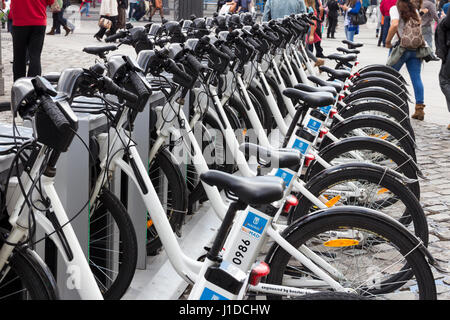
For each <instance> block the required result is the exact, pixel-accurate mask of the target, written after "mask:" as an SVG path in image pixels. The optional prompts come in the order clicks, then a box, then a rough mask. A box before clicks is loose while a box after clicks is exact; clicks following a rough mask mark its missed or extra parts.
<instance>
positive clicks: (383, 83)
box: [349, 78, 411, 101]
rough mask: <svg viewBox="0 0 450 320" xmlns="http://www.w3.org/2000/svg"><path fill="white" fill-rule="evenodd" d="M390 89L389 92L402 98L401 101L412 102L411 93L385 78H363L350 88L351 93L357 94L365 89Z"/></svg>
mask: <svg viewBox="0 0 450 320" xmlns="http://www.w3.org/2000/svg"><path fill="white" fill-rule="evenodd" d="M377 87H378V88H389V89H388V91H389V92H391V93H392V94H394V95H396V96H398V97H400V98H401V99H406V100H407V101H411V99H410V97H409V92H408V91H405V90H403V88H402V87H400V86H399V85H398V84H397V83H395V82H393V81H391V80H388V79H385V78H363V79H358V81H356V82H355V83H354V84H353V86H351V87H350V88H349V90H350V92H355V91H357V90H360V89H363V88H371V89H373V88H377Z"/></svg>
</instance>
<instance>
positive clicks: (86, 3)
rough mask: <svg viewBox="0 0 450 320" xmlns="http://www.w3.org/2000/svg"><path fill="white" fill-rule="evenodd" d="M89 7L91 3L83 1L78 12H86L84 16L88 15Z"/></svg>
mask: <svg viewBox="0 0 450 320" xmlns="http://www.w3.org/2000/svg"><path fill="white" fill-rule="evenodd" d="M90 7H91V4H90V3H89V2H85V3H84V5H83V8H81V10H80V13H83V12H86V16H88V15H89V8H90Z"/></svg>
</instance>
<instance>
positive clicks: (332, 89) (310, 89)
mask: <svg viewBox="0 0 450 320" xmlns="http://www.w3.org/2000/svg"><path fill="white" fill-rule="evenodd" d="M294 88H295V89H298V90H302V91H308V92H329V93H331V94H332V95H334V96H335V95H337V91H336V88H335V87H332V86H322V87H313V86H309V85H307V84H304V83H298V84H296V85H295V86H294Z"/></svg>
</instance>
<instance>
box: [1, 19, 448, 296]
mask: <svg viewBox="0 0 450 320" xmlns="http://www.w3.org/2000/svg"><path fill="white" fill-rule="evenodd" d="M155 20H156V22H158V21H159V16H156V19H155ZM145 23H146V22H138V23H135V24H136V25H144V24H145ZM49 25H51V18H49ZM96 31H97V22H96V21H81V23H80V25H79V26H78V27H77V29H76V30H75V33H74V34H70V35H69V36H67V37H64V36H63V35H55V36H47V37H46V40H45V46H44V50H43V54H42V65H43V74H45V73H48V72H54V71H58V72H59V71H62V70H64V69H65V68H69V67H89V66H91V65H93V64H94V62H95V58H94V57H93V56H90V55H88V54H85V53H83V52H82V48H83V47H85V46H89V45H101V44H100V43H99V42H97V40H95V39H94V38H93V34H94V33H95V32H96ZM1 37H2V53H3V61H4V64H5V75H4V77H5V81H6V84H5V86H6V88H7V90H10V88H11V85H12V67H11V63H10V61H12V42H11V36H10V34H8V33H6V32H5V31H4V30H2V33H1ZM336 37H337V39H324V41H323V45H322V46H323V47H324V50H325V54H330V53H332V52H335V50H334V49H335V48H336V47H338V46H342V45H343V44H342V43H341V40H342V39H344V33H343V23H342V21H340V25H339V26H338V29H337V33H336ZM355 41H361V42H364V44H365V46H364V47H363V48H362V49H361V54H360V55H359V60H360V62H361V65H362V66H364V65H367V64H370V63H382V64H384V63H385V62H386V59H387V49H386V48H382V47H377V46H376V42H377V38H375V27H374V25H373V24H370V23H369V24H368V25H366V26H363V27H362V28H361V32H360V34H359V35H357V36H356V38H355ZM118 52H120V53H124V54H128V55H131V56H135V52H134V49H133V48H131V47H129V46H122V47H120V49H119V51H118ZM327 65H329V66H333V64H331V63H330V62H327ZM439 68H440V62H430V63H427V64H424V66H423V69H422V70H423V73H422V75H423V81H424V85H425V104H426V105H427V108H426V109H425V114H426V115H425V121H416V120H413V126H414V129H415V131H416V139H417V144H418V147H419V149H418V150H417V157H418V164H419V166H420V168H421V169H422V171H423V172H424V174H425V175H426V177H427V179H426V180H421V190H422V194H421V203H422V205H423V207H424V209H425V212H426V214H427V216H428V221H429V226H430V240H431V241H430V242H431V243H430V251H431V252H432V254H433V255H434V257H435V258H436V259H438V260H439V261H440V263H441V264H442V265H443V266H445V267H448V268H449V269H450V263H449V261H450V131H448V130H446V129H445V127H446V126H447V124H448V123H450V117H449V114H448V111H447V108H446V105H445V99H444V96H443V95H442V93H441V91H440V89H439V85H438V79H437V74H438V71H439ZM401 72H402V74H403V75H404V76H405V79H407V81H408V82H409V75H408V74H407V71H406V68H405V67H404V68H403V70H402V71H401ZM410 90H411V93H412V87H411V86H410ZM8 99H9V92H7V96H5V97H0V101H8ZM410 107H411V109H412V108H413V104H412V103H411V104H410ZM0 122H4V123H5V122H6V123H11V116H10V113H9V112H0ZM435 277H436V280H437V283H438V291H439V298H440V299H446V300H448V299H450V277H449V275H444V274H440V273H438V272H436V273H435Z"/></svg>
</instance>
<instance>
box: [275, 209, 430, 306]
mask: <svg viewBox="0 0 450 320" xmlns="http://www.w3.org/2000/svg"><path fill="white" fill-rule="evenodd" d="M346 210H348V211H346ZM357 210H358V209H357V208H355V207H353V208H352V209H345V208H332V209H328V210H324V211H322V214H320V215H318V216H319V217H317V216H316V218H313V217H311V216H309V217H308V218H305V219H303V222H298V223H296V226H295V228H291V229H290V230H289V232H287V231H286V232H285V235H286V236H285V238H286V240H287V241H288V242H289V243H291V244H292V245H293V246H294V247H295V248H301V247H302V246H305V247H306V248H307V249H309V250H311V251H312V252H313V253H314V254H315V255H316V257H319V258H321V259H323V261H325V262H326V263H327V264H328V268H325V269H324V270H325V271H327V270H329V269H334V270H336V271H338V272H339V273H340V274H341V276H340V277H339V278H337V281H338V282H339V283H340V284H341V285H342V286H343V287H344V288H347V289H351V290H352V291H353V293H356V294H358V295H363V296H366V297H369V298H373V299H387V300H391V299H430V300H433V299H436V286H435V283H434V278H433V274H432V272H431V269H430V266H429V265H428V263H427V261H426V259H425V257H424V254H423V253H422V252H421V251H420V249H418V247H419V246H418V242H417V241H412V240H411V236H410V235H408V233H407V232H404V231H401V230H402V228H401V226H399V225H398V224H397V223H392V222H390V223H386V220H384V221H383V219H382V218H380V215H381V214H379V213H377V212H376V211H373V210H371V212H370V213H368V214H361V211H360V213H359V214H358V213H357ZM327 211H328V212H327ZM403 230H404V229H403ZM266 262H267V263H268V264H269V266H270V270H271V271H270V274H269V275H268V276H267V280H266V282H267V283H270V284H278V285H288V286H293V287H301V288H307V289H314V290H316V291H319V292H320V291H325V292H326V291H333V290H332V288H331V287H330V286H329V285H328V284H327V283H325V282H324V281H322V280H320V279H319V278H318V277H317V276H315V274H314V273H313V271H312V270H309V269H308V268H306V267H305V266H304V265H302V264H301V263H300V262H299V261H298V260H296V259H295V258H293V257H292V256H291V255H290V254H289V253H288V252H286V251H285V250H283V249H281V248H280V247H278V248H272V250H270V251H269V254H268V256H267V258H266ZM280 298H282V297H281V296H278V295H276V296H275V295H271V296H268V299H280ZM284 298H291V297H290V296H284ZM292 298H293V297H292Z"/></svg>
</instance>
